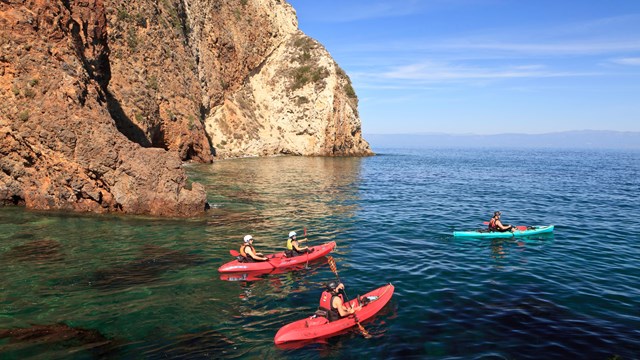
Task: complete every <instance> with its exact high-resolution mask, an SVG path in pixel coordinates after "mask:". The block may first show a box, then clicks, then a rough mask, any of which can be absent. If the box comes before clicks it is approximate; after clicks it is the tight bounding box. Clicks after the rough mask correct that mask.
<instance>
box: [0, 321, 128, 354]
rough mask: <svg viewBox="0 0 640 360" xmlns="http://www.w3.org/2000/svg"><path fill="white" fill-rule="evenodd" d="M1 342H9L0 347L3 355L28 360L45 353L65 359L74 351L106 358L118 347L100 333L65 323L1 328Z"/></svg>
mask: <svg viewBox="0 0 640 360" xmlns="http://www.w3.org/2000/svg"><path fill="white" fill-rule="evenodd" d="M0 339H8V343H6V344H4V345H0V353H2V354H6V355H7V356H9V357H10V358H11V357H12V356H13V355H16V358H21V357H24V358H26V357H29V355H33V354H38V353H44V352H46V353H47V354H48V356H50V357H49V358H57V357H66V356H69V354H70V353H72V352H74V353H76V354H78V353H81V352H88V353H89V354H91V355H93V356H104V355H106V354H108V353H110V352H112V351H113V350H114V345H116V342H115V341H113V340H111V339H109V338H107V337H105V336H104V335H103V334H102V333H100V332H99V331H98V330H93V329H83V328H78V327H71V326H69V325H67V324H64V323H60V324H52V325H33V326H31V327H29V328H15V329H0Z"/></svg>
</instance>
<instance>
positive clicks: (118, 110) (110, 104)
mask: <svg viewBox="0 0 640 360" xmlns="http://www.w3.org/2000/svg"><path fill="white" fill-rule="evenodd" d="M104 92H105V94H106V97H107V110H109V114H110V115H111V118H112V119H113V120H114V121H115V123H116V127H117V128H118V131H120V132H121V133H122V134H123V135H124V136H126V137H127V139H129V140H131V141H133V142H134V143H137V144H140V145H141V146H142V147H151V142H150V141H149V139H147V136H146V135H145V133H144V131H143V130H142V129H141V128H140V127H139V126H138V125H137V124H136V123H134V122H133V121H132V120H131V119H130V118H129V117H128V116H127V114H125V112H124V110H123V109H122V106H121V105H120V102H119V101H118V99H116V98H115V97H114V96H113V94H111V92H110V91H109V90H108V89H106V88H105V89H104Z"/></svg>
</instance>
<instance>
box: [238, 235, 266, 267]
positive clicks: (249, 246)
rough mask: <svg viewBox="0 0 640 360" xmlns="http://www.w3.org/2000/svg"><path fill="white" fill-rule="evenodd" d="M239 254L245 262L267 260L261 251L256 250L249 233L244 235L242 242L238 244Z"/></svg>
mask: <svg viewBox="0 0 640 360" xmlns="http://www.w3.org/2000/svg"><path fill="white" fill-rule="evenodd" d="M240 255H242V256H243V257H244V259H245V262H259V261H269V259H267V258H266V257H264V255H262V253H259V252H256V249H255V248H254V247H253V236H251V235H245V237H244V243H243V244H242V246H240Z"/></svg>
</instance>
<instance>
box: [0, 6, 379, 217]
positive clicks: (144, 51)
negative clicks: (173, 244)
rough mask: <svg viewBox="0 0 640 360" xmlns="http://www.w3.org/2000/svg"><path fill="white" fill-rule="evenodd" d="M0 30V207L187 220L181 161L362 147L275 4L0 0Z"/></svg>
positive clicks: (198, 191)
mask: <svg viewBox="0 0 640 360" xmlns="http://www.w3.org/2000/svg"><path fill="white" fill-rule="evenodd" d="M0 25H1V26H0V31H1V32H2V37H0V169H2V171H0V203H4V204H16V205H24V206H26V207H28V208H33V209H65V210H78V211H90V212H122V213H136V214H150V215H160V216H193V215H197V214H198V213H201V212H202V211H203V209H204V205H205V202H206V198H205V197H206V194H205V191H204V188H203V187H202V186H201V185H200V184H198V183H190V182H188V179H187V176H186V174H185V172H184V170H183V169H182V167H181V162H184V161H195V162H205V163H207V162H211V161H213V160H214V159H215V158H216V157H218V158H230V157H244V156H268V155H277V154H295V155H321V156H336V155H370V154H372V152H371V150H370V148H369V145H368V143H367V142H366V141H365V140H364V139H363V138H362V134H361V128H360V118H359V116H358V111H357V97H356V95H355V92H354V90H353V87H352V86H351V82H350V80H349V78H348V76H347V75H346V74H345V72H344V71H343V70H342V69H340V67H339V66H338V65H337V64H336V63H335V61H334V60H333V59H332V58H331V56H330V55H329V53H328V52H327V51H326V50H325V49H324V47H322V45H321V44H319V43H317V42H316V41H314V40H313V39H310V38H309V37H307V36H306V35H304V34H303V33H302V32H300V31H299V30H298V28H297V19H296V15H295V10H294V9H293V8H292V7H291V6H290V5H289V4H288V3H286V2H285V1H280V0H243V1H232V0H215V1H213V0H210V1H199V0H185V1H176V0H161V1H150V0H136V1H100V0H92V1H40V0H32V1H5V2H2V3H0Z"/></svg>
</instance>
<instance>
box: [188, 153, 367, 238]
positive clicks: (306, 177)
mask: <svg viewBox="0 0 640 360" xmlns="http://www.w3.org/2000/svg"><path fill="white" fill-rule="evenodd" d="M361 161H362V159H360V158H321V157H304V158H303V157H286V156H285V157H273V158H266V159H264V158H262V159H236V160H224V161H218V162H215V163H214V164H211V165H194V166H193V169H194V170H196V171H195V174H194V175H193V176H192V178H194V180H195V181H198V182H201V183H203V184H204V185H205V186H206V188H207V193H208V196H209V202H210V203H211V204H212V209H211V210H210V211H209V216H210V220H209V225H212V226H225V227H228V226H234V225H235V226H236V227H237V224H242V223H245V224H247V225H248V226H250V227H251V228H252V229H256V230H258V231H260V230H273V229H278V230H279V231H281V232H282V233H283V234H286V232H288V230H289V229H287V228H284V227H283V223H287V222H291V221H294V220H295V221H297V222H298V223H308V222H310V221H312V220H318V219H326V218H328V217H351V216H353V212H354V211H355V210H356V205H355V203H356V200H358V198H357V189H358V187H357V186H354V185H357V182H358V181H359V180H360V168H361ZM283 236H284V235H283ZM285 237H286V236H285Z"/></svg>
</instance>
